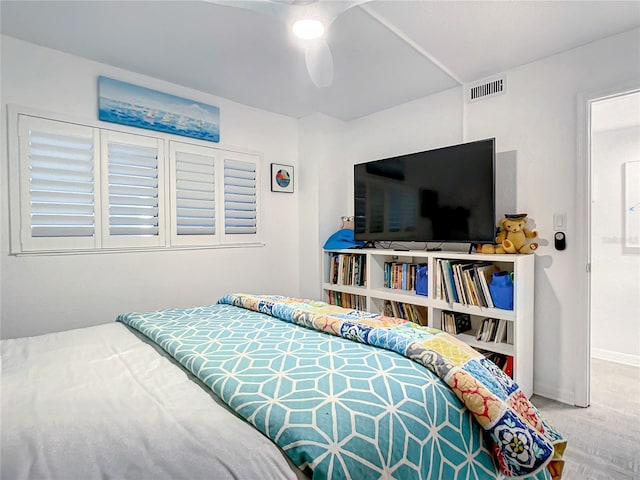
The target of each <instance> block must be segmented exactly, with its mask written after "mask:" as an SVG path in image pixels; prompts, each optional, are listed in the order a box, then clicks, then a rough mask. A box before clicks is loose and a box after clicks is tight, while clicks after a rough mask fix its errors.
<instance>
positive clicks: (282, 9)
mask: <svg viewBox="0 0 640 480" xmlns="http://www.w3.org/2000/svg"><path fill="white" fill-rule="evenodd" d="M211 1H213V2H214V3H217V4H221V5H226V6H230V7H237V8H245V9H248V10H254V11H256V12H260V13H264V14H266V15H270V16H271V17H273V18H275V19H277V20H279V21H280V22H282V23H283V24H284V25H286V27H287V29H288V30H289V31H290V32H293V33H294V35H295V36H296V37H297V38H298V39H299V40H300V44H301V46H302V48H304V58H305V63H306V66H307V72H309V77H310V78H311V81H312V82H313V83H314V85H315V86H316V87H318V88H324V87H328V86H330V85H331V84H332V83H333V54H332V53H331V49H330V48H329V44H328V43H327V39H326V33H327V31H328V30H329V27H330V26H331V23H332V22H333V21H334V20H335V19H336V18H337V17H338V16H339V15H340V14H342V13H343V12H345V11H346V10H348V9H350V8H351V7H355V6H356V5H359V4H362V3H365V2H368V1H370V0H211Z"/></svg>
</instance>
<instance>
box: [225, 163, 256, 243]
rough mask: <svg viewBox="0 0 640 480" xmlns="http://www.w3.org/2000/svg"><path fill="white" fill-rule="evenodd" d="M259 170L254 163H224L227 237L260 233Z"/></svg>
mask: <svg viewBox="0 0 640 480" xmlns="http://www.w3.org/2000/svg"><path fill="white" fill-rule="evenodd" d="M256 170H257V168H256V163H254V162H244V161H239V160H231V159H225V161H224V232H225V234H226V235H237V234H256V233H257V231H258V224H257V222H258V210H257V203H258V201H257V193H256V190H257V183H256V182H257V171H256Z"/></svg>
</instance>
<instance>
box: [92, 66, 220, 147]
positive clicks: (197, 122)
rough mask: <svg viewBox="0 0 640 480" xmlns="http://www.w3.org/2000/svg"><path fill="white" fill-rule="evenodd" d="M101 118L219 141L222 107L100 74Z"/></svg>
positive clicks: (99, 113) (99, 114) (99, 115)
mask: <svg viewBox="0 0 640 480" xmlns="http://www.w3.org/2000/svg"><path fill="white" fill-rule="evenodd" d="M98 99H99V100H98V118H99V119H100V120H104V121H105V122H113V123H120V124H123V125H130V126H132V127H140V128H146V129H149V130H157V131H159V132H166V133H173V134H175V135H182V136H185V137H193V138H198V139H200V140H209V141H211V142H219V141H220V109H219V108H218V107H215V106H212V105H206V104H204V103H200V102H196V101H195V100H189V99H186V98H181V97H176V96H175V95H170V94H167V93H162V92H158V91H156V90H151V89H149V88H145V87H139V86H137V85H133V84H131V83H125V82H121V81H119V80H114V79H112V78H108V77H102V76H100V77H98Z"/></svg>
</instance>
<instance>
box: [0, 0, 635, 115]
mask: <svg viewBox="0 0 640 480" xmlns="http://www.w3.org/2000/svg"><path fill="white" fill-rule="evenodd" d="M241 1H242V0H237V2H241ZM265 1H267V0H265ZM280 1H285V2H291V1H292V0H280ZM323 1H325V0H321V1H320V4H322V2H323ZM336 1H339V0H336ZM227 3H229V2H227ZM245 5H246V4H245ZM0 9H1V10H0V16H1V31H2V33H3V34H5V35H9V36H12V37H16V38H19V39H22V40H26V41H28V42H32V43H36V44H38V45H43V46H46V47H50V48H54V49H57V50H61V51H64V52H68V53H71V54H74V55H78V56H81V57H85V58H89V59H92V60H96V61H98V62H101V63H106V64H109V65H114V66H116V67H120V68H123V69H126V70H130V71H134V72H138V73H141V74H145V75H149V76H152V77H155V78H159V79H162V80H166V81H169V82H173V83H176V84H179V85H184V86H187V87H191V88H194V89H196V90H200V91H203V92H208V93H211V94H213V95H217V96H220V97H224V98H228V99H230V100H233V101H236V102H240V103H243V104H246V105H251V106H254V107H258V108H262V109H265V110H269V111H272V112H277V113H281V114H284V115H288V116H292V117H296V118H299V117H302V116H305V115H308V114H311V113H314V112H321V113H324V114H327V115H330V116H333V117H336V118H340V119H343V120H351V119H354V118H358V117H360V116H363V115H367V114H370V113H373V112H375V111H379V110H382V109H385V108H389V107H391V106H393V105H398V104H401V103H404V102H407V101H410V100H414V99H416V98H420V97H424V96H427V95H430V94H433V93H437V92H440V91H443V90H446V89H448V88H451V87H454V86H457V85H460V84H466V83H469V82H473V81H476V80H479V79H482V78H485V77H487V76H491V75H495V74H497V73H501V72H504V71H506V70H509V69H511V68H513V67H516V66H518V65H522V64H526V63H529V62H532V61H535V60H537V59H540V58H543V57H546V56H549V55H552V54H555V53H558V52H562V51H565V50H568V49H571V48H575V47H577V46H580V45H584V44H586V43H590V42H593V41H595V40H599V39H602V38H604V37H607V36H610V35H614V34H616V33H620V32H623V31H626V30H629V29H632V28H635V27H638V26H640V1H531V2H529V1H498V2H495V1H460V2H458V1H417V0H416V1H402V0H373V1H370V2H367V3H364V4H362V5H360V6H356V7H353V8H351V9H349V10H347V11H346V12H344V13H343V14H342V15H340V16H339V17H338V18H337V19H336V20H335V21H334V22H333V24H332V25H331V27H330V29H329V31H328V39H329V45H330V47H331V49H332V51H333V56H334V63H335V80H334V82H333V85H332V86H330V87H327V88H323V89H319V88H316V87H315V86H314V85H313V83H312V82H311V81H310V79H309V77H308V74H307V72H306V68H305V64H304V53H303V51H302V50H301V49H300V48H299V46H297V45H295V42H293V41H292V38H291V35H290V34H289V33H288V32H287V31H286V27H285V26H284V25H283V24H281V23H279V22H278V21H277V20H275V19H274V18H272V17H270V16H266V15H263V14H261V13H258V12H255V11H252V10H248V9H246V8H235V7H233V6H223V5H219V4H216V3H214V2H212V1H189V0H185V1H55V0H53V1H51V0H49V1H12V0H2V1H1V3H0Z"/></svg>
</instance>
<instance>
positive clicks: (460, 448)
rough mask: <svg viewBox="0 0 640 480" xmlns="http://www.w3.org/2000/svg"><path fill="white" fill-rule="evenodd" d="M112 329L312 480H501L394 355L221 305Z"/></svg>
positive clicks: (446, 409)
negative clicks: (132, 332) (165, 357)
mask: <svg viewBox="0 0 640 480" xmlns="http://www.w3.org/2000/svg"><path fill="white" fill-rule="evenodd" d="M118 321H120V322H123V323H125V324H127V325H129V326H131V327H133V328H135V329H136V330H138V331H140V332H141V333H143V334H144V335H146V336H147V337H148V338H150V339H151V340H153V341H154V342H155V343H157V344H158V345H160V346H161V347H162V348H163V349H164V350H166V351H167V352H168V353H169V354H170V355H172V356H173V357H174V358H175V359H176V360H177V361H178V362H180V363H181V364H182V365H183V366H184V367H185V368H186V369H187V370H189V371H190V372H192V373H193V374H194V375H196V376H197V377H198V378H199V379H200V380H201V381H202V382H204V383H205V384H206V385H207V386H208V387H209V388H211V390H212V391H213V392H214V393H215V394H216V395H217V396H218V397H220V398H221V399H222V400H223V401H224V402H225V403H226V404H227V405H229V406H230V407H231V408H232V409H233V410H235V411H236V412H237V413H238V414H239V415H240V416H242V417H243V418H245V419H246V420H247V421H248V422H250V423H251V424H253V425H254V426H255V427H256V428H257V429H258V430H260V431H261V432H262V433H264V434H265V435H267V436H268V437H269V438H270V439H272V440H273V441H274V442H275V443H276V444H278V445H279V446H280V447H281V448H282V449H283V450H284V452H285V453H286V454H287V455H288V456H289V457H290V458H291V460H292V461H293V462H294V463H295V464H296V465H298V466H299V467H300V468H301V469H302V470H305V471H307V472H308V473H309V474H310V475H311V476H312V478H313V479H314V480H325V479H327V480H329V479H330V480H343V479H344V480H348V479H350V480H369V479H397V480H427V479H433V480H436V479H437V480H440V479H451V480H456V479H468V480H474V479H477V480H480V479H501V478H503V476H502V475H500V474H499V473H498V472H497V469H496V467H495V466H494V463H493V460H492V456H491V454H490V452H489V451H488V450H487V448H486V447H485V441H484V438H483V435H484V433H483V429H482V428H480V426H479V425H478V424H477V422H476V421H475V420H474V418H473V416H472V415H471V414H470V413H469V411H468V410H467V409H466V408H464V407H463V406H462V404H461V402H460V400H459V399H458V398H457V397H456V395H455V394H454V393H453V392H452V391H451V390H450V389H449V387H448V386H447V385H446V384H445V383H444V382H442V381H441V380H440V379H439V378H438V377H437V376H436V375H435V374H433V373H432V372H431V371H429V370H428V369H426V368H425V367H423V366H421V365H420V364H418V363H416V362H414V361H412V360H410V359H408V358H405V357H404V356H402V355H399V354H397V353H395V352H392V351H387V350H383V349H379V348H376V347H372V346H370V345H365V344H362V343H358V342H354V341H351V340H348V339H345V338H341V337H337V336H333V335H329V334H326V333H323V332H319V331H315V330H312V329H309V328H305V327H302V326H298V325H295V324H291V323H288V322H285V321H282V320H280V319H278V318H274V317H272V316H270V315H266V314H263V313H260V312H256V311H253V310H246V309H243V308H239V307H236V306H233V305H228V304H217V305H211V306H204V307H198V308H188V309H169V310H163V311H157V312H146V313H128V314H123V315H120V316H118ZM529 478H532V479H533V478H535V479H538V480H542V479H549V478H550V475H549V473H548V472H547V471H546V470H545V471H541V472H539V473H538V474H537V475H535V476H531V477H529Z"/></svg>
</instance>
